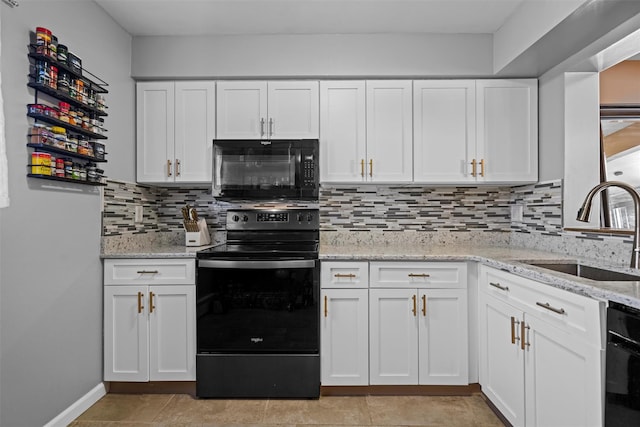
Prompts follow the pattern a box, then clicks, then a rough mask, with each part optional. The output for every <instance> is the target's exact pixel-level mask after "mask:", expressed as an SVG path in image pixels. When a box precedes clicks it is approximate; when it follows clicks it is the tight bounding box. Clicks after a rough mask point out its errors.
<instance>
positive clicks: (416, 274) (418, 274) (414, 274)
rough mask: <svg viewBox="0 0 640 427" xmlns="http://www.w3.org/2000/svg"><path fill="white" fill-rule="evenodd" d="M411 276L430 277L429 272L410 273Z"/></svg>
mask: <svg viewBox="0 0 640 427" xmlns="http://www.w3.org/2000/svg"><path fill="white" fill-rule="evenodd" d="M409 277H430V276H429V275H428V274H427V273H409Z"/></svg>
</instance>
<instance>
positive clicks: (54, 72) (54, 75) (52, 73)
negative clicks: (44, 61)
mask: <svg viewBox="0 0 640 427" xmlns="http://www.w3.org/2000/svg"><path fill="white" fill-rule="evenodd" d="M49 86H50V87H51V88H53V89H57V88H58V67H56V66H55V65H52V66H51V67H49Z"/></svg>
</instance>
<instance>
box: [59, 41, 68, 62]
mask: <svg viewBox="0 0 640 427" xmlns="http://www.w3.org/2000/svg"><path fill="white" fill-rule="evenodd" d="M68 51H69V50H68V49H67V46H66V45H63V44H59V45H58V62H61V63H63V64H65V65H66V64H67V52H68Z"/></svg>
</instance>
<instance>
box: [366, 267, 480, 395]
mask: <svg viewBox="0 0 640 427" xmlns="http://www.w3.org/2000/svg"><path fill="white" fill-rule="evenodd" d="M370 277H371V283H370V288H371V289H370V290H369V316H370V321H369V339H370V355H369V362H370V374H369V378H370V383H371V384H374V385H378V384H380V385H383V384H389V385H391V384H393V385H413V384H421V385H468V383H469V375H468V370H469V366H468V363H469V362H468V360H469V359H468V356H469V351H468V332H467V331H468V327H467V316H468V315H467V266H466V264H464V263H424V262H371V263H370Z"/></svg>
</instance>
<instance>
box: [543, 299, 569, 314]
mask: <svg viewBox="0 0 640 427" xmlns="http://www.w3.org/2000/svg"><path fill="white" fill-rule="evenodd" d="M536 305H539V306H540V307H542V308H546V309H547V310H549V311H553V312H554V313H558V314H565V313H566V311H564V308H555V307H552V306H551V304H549V303H548V302H545V303H541V302H536Z"/></svg>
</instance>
